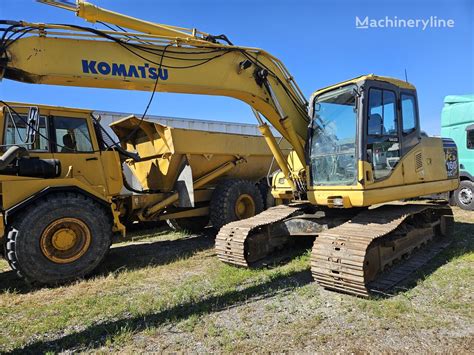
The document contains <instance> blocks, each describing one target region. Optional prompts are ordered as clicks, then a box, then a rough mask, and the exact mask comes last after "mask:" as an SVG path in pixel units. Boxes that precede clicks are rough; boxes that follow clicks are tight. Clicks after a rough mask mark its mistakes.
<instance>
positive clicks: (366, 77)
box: [314, 74, 416, 95]
mask: <svg viewBox="0 0 474 355" xmlns="http://www.w3.org/2000/svg"><path fill="white" fill-rule="evenodd" d="M366 80H376V81H384V82H387V83H390V84H393V85H395V86H398V87H400V88H402V89H408V90H416V88H415V87H414V86H413V85H412V84H410V83H409V82H406V81H403V80H399V79H395V78H391V77H388V76H379V75H375V74H367V75H362V76H358V77H356V78H352V79H349V80H346V81H343V82H340V83H337V84H334V85H331V86H327V87H325V88H322V89H319V90H317V91H316V92H315V93H314V95H319V94H322V93H324V92H326V91H329V90H332V89H336V88H339V87H341V86H345V85H349V84H356V83H360V82H362V81H366Z"/></svg>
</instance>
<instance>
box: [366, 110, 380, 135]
mask: <svg viewBox="0 0 474 355" xmlns="http://www.w3.org/2000/svg"><path fill="white" fill-rule="evenodd" d="M367 131H368V134H370V135H376V136H378V135H381V134H383V133H384V127H383V119H382V116H380V114H378V113H375V114H372V115H370V116H369V122H368V130H367Z"/></svg>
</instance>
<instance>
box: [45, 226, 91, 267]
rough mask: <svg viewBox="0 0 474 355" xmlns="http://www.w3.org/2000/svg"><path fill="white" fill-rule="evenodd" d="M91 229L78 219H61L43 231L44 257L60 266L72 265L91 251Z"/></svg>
mask: <svg viewBox="0 0 474 355" xmlns="http://www.w3.org/2000/svg"><path fill="white" fill-rule="evenodd" d="M91 239H92V238H91V232H90V229H89V227H87V225H86V224H85V223H84V222H82V221H81V220H79V219H77V218H61V219H58V220H56V221H54V222H52V223H51V224H50V225H49V226H48V227H46V229H45V230H44V231H43V233H42V235H41V238H40V246H41V251H42V252H43V255H44V256H45V257H46V258H47V259H48V260H50V261H52V262H54V263H58V264H67V263H72V262H74V261H76V260H77V259H79V258H80V257H81V256H82V255H84V253H85V252H86V251H87V250H88V249H89V246H90V244H91Z"/></svg>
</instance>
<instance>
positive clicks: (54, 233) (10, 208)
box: [0, 102, 123, 263]
mask: <svg viewBox="0 0 474 355" xmlns="http://www.w3.org/2000/svg"><path fill="white" fill-rule="evenodd" d="M0 127H1V134H0V149H1V152H2V156H1V158H0V159H1V161H2V164H1V170H0V191H1V230H0V237H1V238H2V242H3V243H4V244H6V245H7V244H8V242H7V241H6V239H8V238H7V236H8V235H10V239H12V240H11V241H13V239H14V237H15V233H16V232H15V230H14V229H12V228H13V227H10V226H12V225H13V224H14V221H15V220H16V221H18V222H19V221H20V220H21V219H29V218H30V217H29V216H34V215H35V213H36V210H37V209H39V210H41V208H42V206H43V204H44V203H48V201H49V203H55V202H54V201H57V200H58V201H61V203H64V204H65V205H64V208H68V206H67V203H68V201H70V202H71V201H74V203H78V204H79V205H80V204H81V202H80V201H83V202H84V205H87V203H91V204H93V205H94V206H95V205H98V206H100V208H101V210H102V211H103V214H104V216H105V218H107V219H108V220H110V221H111V222H110V223H113V227H111V228H113V230H115V231H119V230H122V229H123V226H122V225H121V223H120V222H119V220H118V213H116V212H115V211H114V208H113V206H112V198H113V197H114V196H117V195H118V194H119V193H120V191H121V189H122V186H123V183H122V178H121V174H122V173H121V163H120V157H119V155H118V153H117V152H116V151H112V150H109V151H107V150H105V148H104V146H103V145H102V143H101V138H100V136H99V134H100V130H99V129H98V126H97V123H96V122H94V120H93V119H92V117H91V111H89V110H80V109H70V108H64V107H55V106H46V105H29V104H22V103H5V102H2V105H1V107H0ZM86 202H87V203H86ZM58 203H59V202H58ZM71 203H73V202H71ZM74 203H73V204H74ZM77 207H78V208H80V206H77ZM69 208H70V209H73V208H74V206H72V205H71V206H70V207H69ZM112 221H113V222H112ZM5 226H8V227H5ZM50 227H51V228H50V229H46V230H44V231H43V233H42V236H41V238H40V245H41V248H42V250H43V252H44V253H43V254H44V255H45V256H46V258H49V259H50V261H53V262H56V263H66V262H73V261H74V260H75V258H80V256H81V255H82V254H83V253H84V251H85V250H86V249H87V246H88V245H89V243H90V242H91V238H92V233H91V231H90V229H89V227H88V226H86V225H85V224H84V223H82V221H80V220H79V219H70V218H69V219H68V218H57V219H56V220H55V222H54V224H53V225H52V226H50ZM110 232H112V229H111V231H110ZM3 243H2V244H3ZM7 254H8V250H7Z"/></svg>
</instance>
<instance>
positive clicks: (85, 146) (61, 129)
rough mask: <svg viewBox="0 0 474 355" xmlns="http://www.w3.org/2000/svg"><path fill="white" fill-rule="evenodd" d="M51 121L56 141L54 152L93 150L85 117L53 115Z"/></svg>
mask: <svg viewBox="0 0 474 355" xmlns="http://www.w3.org/2000/svg"><path fill="white" fill-rule="evenodd" d="M53 122H54V123H53V124H54V132H55V135H56V143H57V144H56V152H58V153H81V152H91V151H93V148H92V141H91V137H90V133H89V129H88V127H87V121H86V120H85V119H82V118H69V117H54V119H53Z"/></svg>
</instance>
